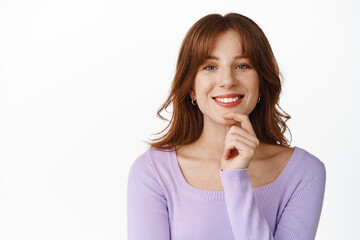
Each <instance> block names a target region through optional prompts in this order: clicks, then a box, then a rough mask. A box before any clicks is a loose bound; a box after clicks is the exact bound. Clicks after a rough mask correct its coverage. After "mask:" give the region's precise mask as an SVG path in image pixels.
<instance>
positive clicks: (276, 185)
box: [168, 146, 301, 200]
mask: <svg viewBox="0 0 360 240" xmlns="http://www.w3.org/2000/svg"><path fill="white" fill-rule="evenodd" d="M300 149H301V148H299V147H297V146H294V151H293V153H292V154H291V156H290V159H289V161H288V162H287V164H286V165H285V167H284V169H283V170H282V171H281V172H280V174H279V176H278V177H277V178H276V179H275V180H274V181H273V182H271V183H268V184H266V185H263V186H260V187H256V188H253V191H254V194H255V195H257V194H261V193H266V192H272V191H274V190H276V189H280V187H281V183H282V181H281V180H282V179H283V178H284V177H285V176H286V175H287V173H288V172H290V170H291V169H292V166H293V165H294V164H295V159H296V156H297V155H298V152H299V151H300ZM168 158H169V159H170V163H171V167H172V170H173V173H174V176H175V178H176V181H177V184H178V185H179V186H180V188H181V189H182V190H183V191H184V192H186V193H187V194H188V195H190V196H193V197H196V198H200V199H209V200H211V199H212V200H223V199H225V196H224V195H225V191H213V190H205V189H200V188H196V187H193V186H191V185H190V184H189V183H188V182H187V181H186V180H185V177H184V175H183V174H182V172H181V169H180V165H179V162H178V158H177V155H176V151H175V149H174V148H173V149H172V151H169V152H168Z"/></svg>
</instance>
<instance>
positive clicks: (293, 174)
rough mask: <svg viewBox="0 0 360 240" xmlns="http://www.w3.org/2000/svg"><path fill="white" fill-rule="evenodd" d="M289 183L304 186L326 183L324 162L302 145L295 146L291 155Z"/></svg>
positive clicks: (297, 186)
mask: <svg viewBox="0 0 360 240" xmlns="http://www.w3.org/2000/svg"><path fill="white" fill-rule="evenodd" d="M289 168H290V170H291V171H289V175H288V179H289V181H288V185H292V184H294V185H295V186H296V188H300V189H301V188H304V187H307V186H308V185H311V184H314V183H316V182H322V183H323V185H325V179H326V169H325V165H324V163H323V162H322V161H321V160H320V159H319V158H318V157H317V156H315V155H314V154H312V153H310V152H308V151H307V150H305V149H303V148H301V147H295V150H294V153H293V155H292V156H291V162H290V166H289ZM291 183H292V184H291Z"/></svg>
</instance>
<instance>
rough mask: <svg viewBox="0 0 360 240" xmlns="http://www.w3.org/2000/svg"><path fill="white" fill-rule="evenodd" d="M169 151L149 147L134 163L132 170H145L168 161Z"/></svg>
mask: <svg viewBox="0 0 360 240" xmlns="http://www.w3.org/2000/svg"><path fill="white" fill-rule="evenodd" d="M168 154H169V151H161V150H157V149H147V150H145V151H144V152H143V153H142V154H141V155H139V157H137V158H136V159H135V161H134V162H133V163H132V165H131V168H130V171H145V170H149V169H148V168H150V167H151V168H154V167H155V166H157V165H159V164H163V162H166V159H167V158H168Z"/></svg>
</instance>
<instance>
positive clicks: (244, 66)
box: [237, 64, 250, 69]
mask: <svg viewBox="0 0 360 240" xmlns="http://www.w3.org/2000/svg"><path fill="white" fill-rule="evenodd" d="M249 67H250V66H249V65H246V64H240V65H238V66H237V68H239V69H246V68H249Z"/></svg>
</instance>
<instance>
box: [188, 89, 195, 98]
mask: <svg viewBox="0 0 360 240" xmlns="http://www.w3.org/2000/svg"><path fill="white" fill-rule="evenodd" d="M189 95H190V98H191V99H194V100H196V94H195V91H194V90H192V89H191V91H190V93H189Z"/></svg>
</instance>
